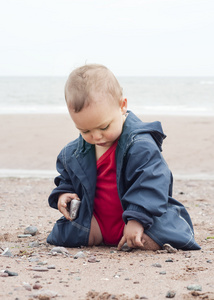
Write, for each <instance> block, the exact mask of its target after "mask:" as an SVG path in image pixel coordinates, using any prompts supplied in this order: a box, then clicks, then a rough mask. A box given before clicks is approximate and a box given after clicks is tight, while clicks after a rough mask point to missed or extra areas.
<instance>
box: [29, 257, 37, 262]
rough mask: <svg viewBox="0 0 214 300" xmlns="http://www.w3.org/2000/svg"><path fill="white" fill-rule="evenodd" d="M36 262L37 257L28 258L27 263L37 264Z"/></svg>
mask: <svg viewBox="0 0 214 300" xmlns="http://www.w3.org/2000/svg"><path fill="white" fill-rule="evenodd" d="M37 261H39V258H38V257H30V258H29V262H37Z"/></svg>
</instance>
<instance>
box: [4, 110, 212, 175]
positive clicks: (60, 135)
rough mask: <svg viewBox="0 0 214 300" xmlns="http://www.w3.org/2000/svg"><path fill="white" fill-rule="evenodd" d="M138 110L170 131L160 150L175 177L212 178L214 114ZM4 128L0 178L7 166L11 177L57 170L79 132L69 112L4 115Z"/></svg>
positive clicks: (145, 118)
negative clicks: (63, 151) (62, 154)
mask: <svg viewBox="0 0 214 300" xmlns="http://www.w3.org/2000/svg"><path fill="white" fill-rule="evenodd" d="M137 115H138V117H139V118H140V119H141V120H142V121H143V122H153V121H156V120H159V121H160V122H161V123H162V127H163V130H164V133H165V134H166V135H167V138H166V139H165V140H164V143H163V152H162V153H163V156H164V158H165V160H166V162H167V164H168V165H169V168H170V170H171V171H172V173H173V175H174V177H176V176H177V177H180V178H188V177H189V178H190V177H191V178H193V177H194V179H195V178H197V177H198V178H199V179H201V178H206V179H207V178H208V179H210V178H213V176H214V170H213V165H214V154H213V144H214V135H213V132H214V117H209V116H200V117H198V116H172V115H155V114H153V115H140V114H137ZM0 127H1V131H0V145H1V147H0V166H1V167H0V168H1V169H0V177H3V175H2V173H4V171H5V174H6V173H7V174H8V175H7V177H8V176H11V175H13V174H9V173H10V172H11V173H17V172H19V173H20V174H18V175H19V177H20V176H21V175H22V176H23V174H21V173H26V174H27V173H32V176H35V174H36V173H37V170H38V171H39V172H40V173H41V176H45V173H47V172H51V174H54V172H55V170H56V169H55V164H56V158H57V155H58V153H59V152H60V150H61V149H62V148H63V147H64V146H65V145H66V144H67V143H69V142H70V141H71V140H73V139H75V138H77V137H78V136H79V132H78V130H77V129H76V127H75V125H74V124H73V122H72V120H71V118H70V116H69V114H68V113H67V114H16V115H15V114H14V115H13V114H10V115H1V118H0ZM13 170H14V171H13ZM23 170H24V171H23ZM52 172H53V173H52ZM56 174H57V172H56ZM178 175H179V176H178ZM5 176H6V175H5ZM25 176H26V175H25ZM46 176H47V175H46Z"/></svg>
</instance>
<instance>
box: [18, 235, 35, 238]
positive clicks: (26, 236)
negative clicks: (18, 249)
mask: <svg viewBox="0 0 214 300" xmlns="http://www.w3.org/2000/svg"><path fill="white" fill-rule="evenodd" d="M31 236H32V235H31V234H19V235H18V238H21V239H22V238H28V237H31Z"/></svg>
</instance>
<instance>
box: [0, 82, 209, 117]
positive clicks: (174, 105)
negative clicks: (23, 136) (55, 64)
mask: <svg viewBox="0 0 214 300" xmlns="http://www.w3.org/2000/svg"><path fill="white" fill-rule="evenodd" d="M118 81H119V83H120V85H121V87H122V88H123V95H124V97H126V98H127V99H128V109H130V110H132V111H133V112H134V113H137V114H157V115H159V114H160V115H203V116H214V77H133V76H132V77H118ZM65 82H66V77H0V114H67V108H66V104H65V99H64V85H65Z"/></svg>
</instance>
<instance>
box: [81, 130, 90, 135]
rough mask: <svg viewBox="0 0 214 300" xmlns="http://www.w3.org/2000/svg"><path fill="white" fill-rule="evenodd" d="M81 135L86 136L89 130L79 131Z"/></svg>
mask: <svg viewBox="0 0 214 300" xmlns="http://www.w3.org/2000/svg"><path fill="white" fill-rule="evenodd" d="M81 133H82V134H87V133H89V130H86V131H81Z"/></svg>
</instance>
